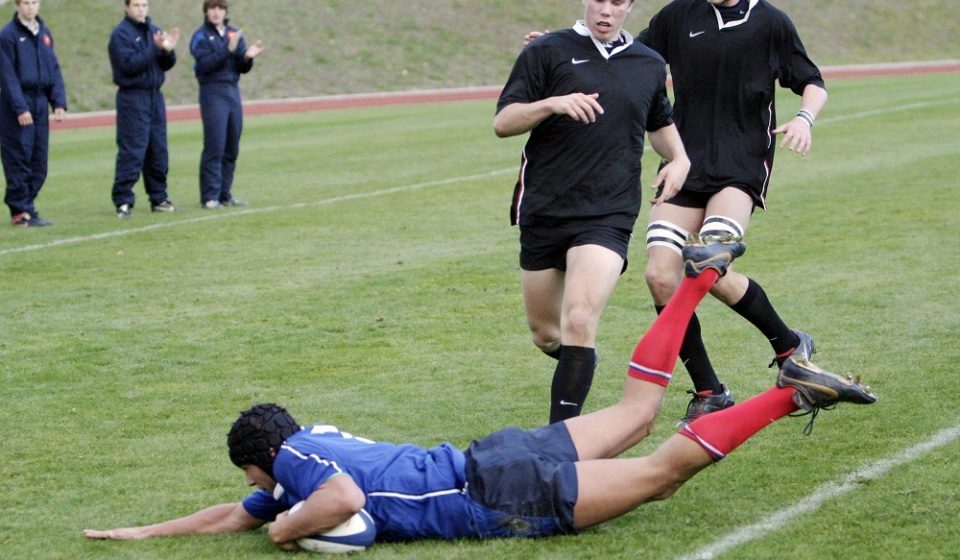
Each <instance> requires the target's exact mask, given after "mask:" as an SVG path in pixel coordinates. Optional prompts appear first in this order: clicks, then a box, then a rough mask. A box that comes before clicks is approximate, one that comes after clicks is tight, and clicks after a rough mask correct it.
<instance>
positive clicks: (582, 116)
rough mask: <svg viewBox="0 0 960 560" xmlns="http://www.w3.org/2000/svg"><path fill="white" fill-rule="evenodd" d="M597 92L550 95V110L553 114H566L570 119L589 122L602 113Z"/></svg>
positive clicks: (595, 119) (594, 120)
mask: <svg viewBox="0 0 960 560" xmlns="http://www.w3.org/2000/svg"><path fill="white" fill-rule="evenodd" d="M599 97H600V94H599V93H591V94H589V95H587V94H586V93H571V94H570V95H561V96H558V97H551V98H550V99H551V101H552V102H551V104H550V110H551V111H552V112H553V113H554V114H555V115H567V116H568V117H570V118H571V119H573V120H575V121H578V122H582V123H585V124H589V123H592V122H596V121H597V116H598V115H602V114H603V107H601V106H600V103H598V102H597V98H599Z"/></svg>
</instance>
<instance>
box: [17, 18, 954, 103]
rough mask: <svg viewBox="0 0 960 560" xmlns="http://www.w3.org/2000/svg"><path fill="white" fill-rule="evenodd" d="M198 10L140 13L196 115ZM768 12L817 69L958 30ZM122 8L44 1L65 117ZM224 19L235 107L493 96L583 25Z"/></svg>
mask: <svg viewBox="0 0 960 560" xmlns="http://www.w3.org/2000/svg"><path fill="white" fill-rule="evenodd" d="M201 4H202V2H201V1H200V0H163V1H156V0H155V1H154V2H152V3H151V6H150V9H151V12H150V13H151V16H152V17H153V18H154V20H155V21H157V22H158V23H159V24H160V25H162V26H164V27H165V28H172V27H179V28H180V29H181V31H182V33H183V36H182V37H181V41H180V43H179V45H178V46H177V56H178V57H179V59H178V63H177V65H176V66H175V67H174V68H173V69H172V70H171V71H170V72H168V73H167V82H166V84H165V85H164V91H165V95H166V99H167V103H168V104H169V105H178V104H195V103H197V84H196V79H195V78H194V76H193V57H191V56H190V50H189V41H190V37H191V36H192V34H193V32H194V30H196V28H197V27H198V26H199V25H200V24H201V23H202V21H203V15H202V13H201V12H202V10H201ZM664 4H666V0H659V1H653V2H650V1H639V2H636V4H635V5H634V8H633V10H632V12H631V14H630V16H629V17H628V19H627V22H626V28H627V30H628V31H630V32H631V33H637V32H639V31H640V30H641V29H643V28H644V27H646V24H647V22H648V21H649V20H650V17H651V16H652V15H653V14H654V13H656V11H657V10H658V9H659V8H660V7H661V6H663V5H664ZM773 4H774V5H776V6H778V7H780V8H782V9H784V10H785V11H786V12H787V13H788V14H790V17H791V18H792V19H793V20H794V22H795V23H796V25H797V27H798V29H799V30H800V33H801V36H802V37H803V39H804V43H805V45H806V47H807V50H808V51H809V53H810V54H811V56H812V57H813V59H814V60H815V61H816V62H817V63H818V64H821V65H829V64H851V63H860V62H889V61H902V60H936V59H945V58H960V42H958V41H957V37H960V18H958V17H956V8H955V7H954V6H953V4H951V3H950V2H942V1H938V0H844V1H843V2H838V1H834V0H773ZM122 6H123V4H122V2H120V1H119V0H117V1H110V2H107V1H104V0H44V1H43V8H42V10H41V12H42V14H41V15H42V17H43V18H44V19H45V20H46V21H47V23H48V24H49V25H50V27H51V29H52V30H53V32H54V37H55V38H56V40H57V54H58V56H59V59H60V63H61V66H62V68H63V73H64V78H65V80H66V83H67V93H68V96H69V102H70V109H71V111H74V112H76V111H90V110H101V109H113V108H114V92H115V87H114V86H113V84H112V81H111V73H110V62H109V60H108V59H107V41H108V39H109V37H110V31H111V30H112V29H113V27H114V26H115V25H116V24H117V22H118V21H119V20H120V18H121V17H122V15H123V9H122ZM9 7H10V6H9V4H8V6H7V8H9ZM230 9H231V18H232V19H231V21H232V23H234V24H235V25H237V26H239V27H240V28H242V29H243V30H244V32H245V33H246V35H247V36H248V38H250V39H262V40H263V41H264V45H265V46H266V51H265V52H264V54H263V55H262V57H260V58H258V60H257V62H256V65H255V68H254V70H253V71H252V72H251V73H249V74H247V75H246V76H244V78H243V79H242V80H241V84H242V89H243V93H244V96H245V98H246V99H273V98H278V97H303V96H314V95H323V94H334V93H367V92H379V91H396V90H409V89H422V88H440V87H465V86H491V85H501V84H503V83H504V81H506V78H507V75H508V73H509V71H510V67H511V65H512V64H513V61H514V59H515V58H516V56H517V52H518V50H519V49H520V45H521V42H522V37H523V35H524V33H526V32H527V31H529V30H531V29H543V28H549V29H560V28H563V27H569V26H570V25H571V24H573V22H574V20H575V19H577V18H578V17H582V16H583V8H582V6H581V5H580V3H579V2H573V1H571V0H538V1H536V2H516V1H514V0H363V1H362V2H357V1H356V0H351V1H346V0H326V1H324V2H318V1H316V0H294V1H290V0H288V1H285V2H275V1H266V0H245V1H242V2H240V1H237V2H232V3H231V8H230ZM9 11H10V12H12V11H13V10H12V9H10V10H9ZM2 13H4V12H3V10H0V14H2Z"/></svg>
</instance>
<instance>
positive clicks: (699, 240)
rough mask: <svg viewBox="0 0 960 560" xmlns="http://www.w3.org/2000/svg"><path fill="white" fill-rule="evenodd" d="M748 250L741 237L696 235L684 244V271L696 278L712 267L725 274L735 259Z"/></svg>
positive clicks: (721, 274)
mask: <svg viewBox="0 0 960 560" xmlns="http://www.w3.org/2000/svg"><path fill="white" fill-rule="evenodd" d="M746 250H747V246H746V245H744V244H743V242H742V241H740V238H739V237H736V236H734V235H728V236H724V237H713V236H708V237H700V236H697V237H694V236H690V237H688V238H687V243H686V245H684V246H683V268H684V273H685V274H686V275H687V276H688V277H690V278H696V277H697V276H700V274H701V273H702V272H703V271H704V270H706V269H708V268H712V269H714V270H716V271H717V272H719V273H720V276H723V275H724V274H726V273H727V268H729V267H730V263H732V262H733V259H735V258H737V257H739V256H740V255H742V254H743V253H744V252H745V251H746Z"/></svg>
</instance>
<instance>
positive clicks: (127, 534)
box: [83, 527, 147, 541]
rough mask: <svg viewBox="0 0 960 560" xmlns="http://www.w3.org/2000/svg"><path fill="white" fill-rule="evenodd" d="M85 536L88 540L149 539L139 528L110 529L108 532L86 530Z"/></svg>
mask: <svg viewBox="0 0 960 560" xmlns="http://www.w3.org/2000/svg"><path fill="white" fill-rule="evenodd" d="M83 536H85V537H87V538H88V539H108V540H114V541H132V540H138V539H145V538H147V536H146V535H145V534H143V532H142V531H141V530H140V528H139V527H127V528H123V529H110V530H107V531H97V530H95V529H84V530H83Z"/></svg>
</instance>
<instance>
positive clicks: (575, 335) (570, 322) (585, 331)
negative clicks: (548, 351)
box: [563, 304, 600, 346]
mask: <svg viewBox="0 0 960 560" xmlns="http://www.w3.org/2000/svg"><path fill="white" fill-rule="evenodd" d="M599 322H600V310H598V309H594V308H593V307H591V306H590V305H587V304H579V305H574V306H572V307H571V308H570V309H568V310H567V311H566V313H565V315H564V319H563V334H564V340H565V341H566V343H567V344H573V345H576V346H584V345H590V344H592V342H593V340H594V338H595V337H596V334H597V326H598V323H599Z"/></svg>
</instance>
